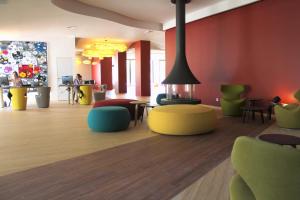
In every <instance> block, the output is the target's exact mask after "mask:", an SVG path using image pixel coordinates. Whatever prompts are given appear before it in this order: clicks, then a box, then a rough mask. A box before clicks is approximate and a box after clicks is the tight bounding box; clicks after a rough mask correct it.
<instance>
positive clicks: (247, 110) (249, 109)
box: [241, 106, 267, 123]
mask: <svg viewBox="0 0 300 200" xmlns="http://www.w3.org/2000/svg"><path fill="white" fill-rule="evenodd" d="M241 109H242V120H243V122H246V118H248V117H249V115H251V114H252V120H255V113H256V112H258V113H260V117H261V122H262V123H264V122H265V119H264V111H265V110H266V109H267V108H266V107H265V106H244V107H242V108H241Z"/></svg>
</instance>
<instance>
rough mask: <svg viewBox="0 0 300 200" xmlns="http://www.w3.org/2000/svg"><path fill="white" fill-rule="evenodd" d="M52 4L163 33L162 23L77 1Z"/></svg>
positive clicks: (69, 0) (54, 1)
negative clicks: (142, 19) (143, 19)
mask: <svg viewBox="0 0 300 200" xmlns="http://www.w3.org/2000/svg"><path fill="white" fill-rule="evenodd" d="M51 2H52V3H53V4H54V5H55V6H57V7H59V8H61V9H64V10H67V11H70V12H73V13H77V14H81V15H86V16H91V17H96V18H101V19H106V20H109V21H113V22H116V23H119V24H123V25H126V26H132V27H136V28H142V29H148V30H155V31H162V24H161V23H155V22H146V21H141V20H138V19H134V18H131V17H128V16H125V15H121V14H119V13H116V12H113V11H110V10H107V9H104V8H98V7H94V6H90V5H87V4H85V3H82V2H79V1H77V0H51Z"/></svg>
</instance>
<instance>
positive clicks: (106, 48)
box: [82, 40, 127, 60]
mask: <svg viewBox="0 0 300 200" xmlns="http://www.w3.org/2000/svg"><path fill="white" fill-rule="evenodd" d="M126 50H127V46H126V44H125V43H122V42H118V41H113V40H112V41H109V40H97V41H95V42H93V43H92V44H88V45H86V46H85V48H84V50H83V52H82V56H84V57H87V58H89V59H91V58H99V59H100V60H101V59H103V58H104V57H113V56H114V55H115V54H116V52H124V51H126Z"/></svg>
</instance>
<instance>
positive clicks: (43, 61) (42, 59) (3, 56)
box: [0, 41, 48, 86]
mask: <svg viewBox="0 0 300 200" xmlns="http://www.w3.org/2000/svg"><path fill="white" fill-rule="evenodd" d="M13 71H16V72H18V73H19V76H20V77H21V78H22V79H27V81H28V82H38V83H40V85H45V86H46V85H48V65H47V43H46V42H31V41H30V42H29V41H0V76H10V75H11V74H12V72H13Z"/></svg>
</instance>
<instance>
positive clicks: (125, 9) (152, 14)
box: [78, 0, 226, 24]
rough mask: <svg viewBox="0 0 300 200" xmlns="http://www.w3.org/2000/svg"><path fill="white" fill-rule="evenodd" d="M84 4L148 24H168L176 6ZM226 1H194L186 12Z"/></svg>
mask: <svg viewBox="0 0 300 200" xmlns="http://www.w3.org/2000/svg"><path fill="white" fill-rule="evenodd" d="M78 1H80V2H82V3H85V4H88V5H91V6H95V7H98V8H105V9H107V10H111V11H114V12H117V13H120V14H122V15H125V16H128V17H131V18H135V19H140V20H143V21H148V22H159V23H162V24H163V23H166V22H167V21H169V20H172V19H174V16H175V5H174V4H172V3H171V1H170V0H78ZM221 1H226V0H192V1H191V2H190V3H189V4H187V5H186V12H187V13H190V12H194V11H196V10H199V9H201V8H204V7H207V6H212V5H214V4H216V3H219V2H221Z"/></svg>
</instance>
